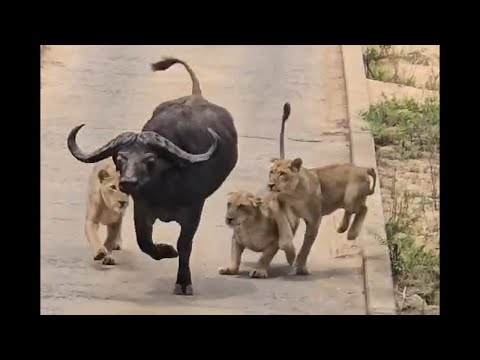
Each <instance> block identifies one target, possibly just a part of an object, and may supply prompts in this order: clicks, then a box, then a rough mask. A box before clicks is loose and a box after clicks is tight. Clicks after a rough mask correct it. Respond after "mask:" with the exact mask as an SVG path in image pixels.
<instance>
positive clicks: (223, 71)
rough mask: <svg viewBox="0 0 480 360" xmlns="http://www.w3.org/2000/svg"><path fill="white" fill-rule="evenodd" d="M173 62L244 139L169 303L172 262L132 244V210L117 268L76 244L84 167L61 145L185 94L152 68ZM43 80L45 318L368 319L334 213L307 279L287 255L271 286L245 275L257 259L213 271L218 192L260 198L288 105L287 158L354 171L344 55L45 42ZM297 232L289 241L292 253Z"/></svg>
mask: <svg viewBox="0 0 480 360" xmlns="http://www.w3.org/2000/svg"><path fill="white" fill-rule="evenodd" d="M165 55H171V56H175V57H179V58H181V59H183V60H185V61H187V62H188V63H189V64H190V65H191V66H192V68H193V69H194V71H195V72H196V74H197V76H198V78H199V80H200V83H201V86H202V91H203V94H204V96H205V97H206V98H208V99H209V100H210V101H212V102H215V103H217V104H219V105H221V106H224V107H226V108H228V109H229V111H230V112H231V113H232V115H233V117H234V119H235V121H236V126H237V130H238V133H239V136H240V138H239V161H238V164H237V166H236V168H235V170H234V171H233V172H232V174H231V175H230V177H229V178H228V179H227V181H226V182H225V183H224V185H223V186H222V187H221V188H220V189H219V190H218V191H217V192H216V193H215V194H214V195H213V196H211V197H210V198H209V199H208V200H207V202H206V205H205V209H204V213H203V218H202V221H201V223H200V226H199V229H198V232H197V234H196V237H195V238H194V245H193V251H192V256H191V270H192V280H193V286H194V291H195V295H194V296H192V297H185V296H176V295H173V293H172V290H173V286H174V283H175V279H176V270H177V259H164V260H161V261H155V260H153V259H151V258H150V257H149V256H147V255H145V254H143V253H142V252H141V251H140V250H139V248H138V246H137V243H136V240H135V232H134V228H133V215H132V206H131V207H130V208H129V212H128V213H127V216H126V220H125V226H124V231H123V237H124V245H125V246H126V248H125V250H123V251H120V252H117V253H116V259H117V262H118V265H117V266H116V267H106V266H102V265H101V264H98V263H95V262H94V261H93V259H92V258H93V254H92V251H91V249H90V248H89V246H88V244H87V240H86V238H85V236H84V232H83V226H84V216H85V203H86V189H87V178H88V175H89V172H90V170H91V165H88V164H83V163H80V162H78V161H77V160H75V159H74V158H73V157H72V156H71V155H70V153H69V152H68V150H67V148H66V138H67V134H68V132H69V131H70V129H71V128H72V127H73V126H75V125H78V124H80V123H86V124H87V125H86V126H85V128H84V129H82V131H81V133H80V135H79V137H78V143H79V144H80V146H81V147H82V148H84V149H88V150H89V149H94V148H97V147H98V146H100V145H103V144H104V143H105V142H106V141H108V140H110V139H111V138H112V137H114V136H116V135H117V134H118V133H120V132H122V131H128V130H131V131H138V130H140V129H141V127H142V126H143V124H144V123H145V121H146V120H148V119H149V117H150V115H151V113H152V111H153V109H154V108H155V107H156V106H157V105H158V104H159V103H160V102H162V101H165V100H169V99H172V98H176V97H179V96H184V95H188V94H190V92H191V82H190V79H189V76H188V74H187V73H186V71H185V70H184V68H183V67H182V66H178V65H176V66H174V67H172V68H171V69H169V70H168V71H166V72H158V73H153V72H151V71H150V68H149V64H150V63H152V62H154V61H158V60H159V59H160V58H161V57H162V56H165ZM41 81H42V85H41V115H42V116H41V214H42V215H41V216H42V219H41V312H42V314H365V312H366V309H365V295H364V291H363V290H364V289H363V275H362V261H361V257H360V255H358V253H357V248H356V246H355V244H354V243H352V242H348V241H347V240H346V239H345V235H339V234H337V233H336V232H335V228H336V226H337V224H338V223H339V220H340V217H341V212H337V213H334V214H332V215H330V216H329V217H326V218H324V220H323V223H322V225H321V229H320V234H319V236H318V238H317V240H316V242H315V244H314V246H313V249H312V252H311V254H310V258H309V266H310V269H311V270H312V275H311V276H307V277H298V276H294V275H289V272H290V269H289V268H288V266H287V265H286V261H285V257H284V254H283V253H280V252H279V253H278V254H277V256H276V257H275V259H274V260H273V264H272V269H271V271H270V274H271V278H269V279H262V280H260V279H250V278H248V270H249V269H250V268H251V267H252V266H253V264H254V262H255V261H256V259H258V257H259V254H255V253H251V252H249V251H246V252H245V254H244V258H243V263H242V268H241V269H242V272H241V274H240V275H238V276H221V275H219V274H218V271H217V269H218V267H221V266H224V265H227V264H228V262H229V254H230V239H231V230H229V229H228V228H227V227H226V226H225V225H224V215H225V208H226V200H225V199H226V193H227V192H229V191H233V190H237V189H247V190H251V191H257V190H258V189H260V188H262V187H263V186H264V184H265V181H266V179H267V173H268V164H269V159H270V158H271V157H272V156H277V154H278V151H279V150H278V140H277V137H278V132H279V124H280V117H281V113H282V106H283V103H284V102H285V101H289V102H290V103H291V105H292V116H291V118H290V120H289V123H288V125H287V136H288V141H287V142H286V153H287V156H290V157H292V156H301V157H302V158H303V159H304V163H305V164H306V166H321V165H327V164H330V163H334V162H349V161H350V151H349V143H348V127H347V114H346V99H345V84H344V78H343V69H342V58H341V51H340V47H339V46H206V45H204V46H202V45H199V46H50V47H49V48H48V49H47V50H46V51H45V52H44V55H43V64H42V79H41ZM303 231H304V226H303V224H302V226H301V227H300V229H299V232H298V234H297V237H296V239H295V244H296V247H297V248H300V246H301V243H302V240H303V239H302V237H303ZM178 233H179V226H178V225H177V224H175V223H169V224H165V223H161V222H159V221H158V222H157V223H156V225H155V227H154V234H153V236H154V241H156V242H165V243H170V244H173V245H175V244H176V240H177V236H178Z"/></svg>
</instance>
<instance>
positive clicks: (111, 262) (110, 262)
mask: <svg viewBox="0 0 480 360" xmlns="http://www.w3.org/2000/svg"><path fill="white" fill-rule="evenodd" d="M102 264H103V265H116V264H117V263H116V262H115V259H114V258H113V257H111V256H110V255H107V256H105V257H104V258H103V261H102Z"/></svg>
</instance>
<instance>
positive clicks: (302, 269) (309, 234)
mask: <svg viewBox="0 0 480 360" xmlns="http://www.w3.org/2000/svg"><path fill="white" fill-rule="evenodd" d="M305 223H306V230H305V236H304V238H303V244H302V247H301V249H300V251H299V252H298V255H297V258H296V259H295V264H294V266H295V273H296V274H297V275H310V270H309V269H308V267H307V258H308V255H309V254H310V250H311V249H312V246H313V243H314V242H315V239H316V238H317V234H318V229H319V228H320V223H321V217H319V219H318V220H315V221H309V222H307V221H306V222H305Z"/></svg>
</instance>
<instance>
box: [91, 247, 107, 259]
mask: <svg viewBox="0 0 480 360" xmlns="http://www.w3.org/2000/svg"><path fill="white" fill-rule="evenodd" d="M105 256H107V250H106V249H100V250H98V252H97V254H96V255H95V256H94V257H93V260H95V261H97V260H102V259H103V258H104V257H105Z"/></svg>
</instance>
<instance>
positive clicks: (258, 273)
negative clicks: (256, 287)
mask: <svg viewBox="0 0 480 360" xmlns="http://www.w3.org/2000/svg"><path fill="white" fill-rule="evenodd" d="M248 275H249V276H250V277H251V278H255V279H265V278H267V277H268V272H267V270H265V269H253V270H251V271H250V273H249V274H248Z"/></svg>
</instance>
